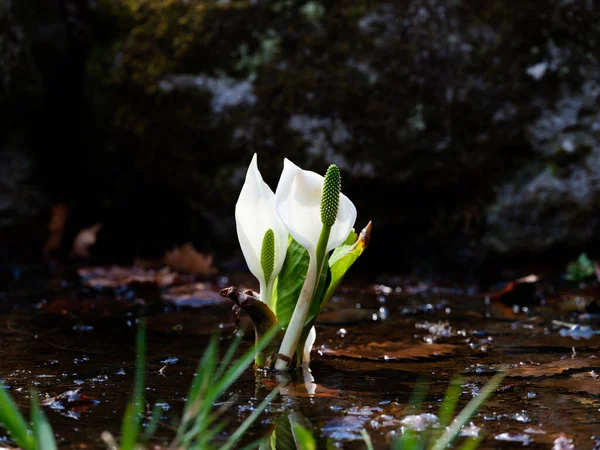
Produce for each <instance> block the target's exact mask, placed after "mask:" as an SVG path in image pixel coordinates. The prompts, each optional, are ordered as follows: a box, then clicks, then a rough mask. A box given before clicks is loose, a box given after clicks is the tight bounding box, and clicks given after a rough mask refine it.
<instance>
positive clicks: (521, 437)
mask: <svg viewBox="0 0 600 450" xmlns="http://www.w3.org/2000/svg"><path fill="white" fill-rule="evenodd" d="M494 439H496V440H497V441H505V442H521V443H522V444H523V445H529V444H531V443H532V442H533V439H532V438H531V436H529V435H528V434H524V433H500V434H497V435H496V436H494Z"/></svg>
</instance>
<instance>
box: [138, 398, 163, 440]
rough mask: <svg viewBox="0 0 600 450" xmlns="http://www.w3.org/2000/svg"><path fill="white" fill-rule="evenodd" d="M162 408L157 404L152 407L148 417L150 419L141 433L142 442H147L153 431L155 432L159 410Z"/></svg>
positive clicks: (158, 419)
mask: <svg viewBox="0 0 600 450" xmlns="http://www.w3.org/2000/svg"><path fill="white" fill-rule="evenodd" d="M161 411H162V408H161V407H160V406H159V405H154V409H153V410H152V417H150V421H149V422H148V425H147V426H146V429H145V430H144V433H143V434H142V442H147V441H148V440H149V439H150V438H151V437H152V436H154V433H156V429H157V428H158V422H159V421H160V412H161Z"/></svg>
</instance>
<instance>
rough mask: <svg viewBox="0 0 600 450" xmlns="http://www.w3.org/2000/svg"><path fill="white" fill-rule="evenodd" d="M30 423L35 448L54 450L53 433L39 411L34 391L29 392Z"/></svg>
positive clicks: (38, 403)
mask: <svg viewBox="0 0 600 450" xmlns="http://www.w3.org/2000/svg"><path fill="white" fill-rule="evenodd" d="M31 422H32V423H33V435H34V437H35V443H36V448H37V449H38V450H56V440H55V439H54V432H53V431H52V427H51V426H50V424H49V423H48V419H46V416H45V415H44V413H43V412H42V410H41V409H40V402H39V401H38V397H37V393H36V392H35V391H32V392H31Z"/></svg>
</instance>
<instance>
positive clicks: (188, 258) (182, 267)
mask: <svg viewBox="0 0 600 450" xmlns="http://www.w3.org/2000/svg"><path fill="white" fill-rule="evenodd" d="M163 261H164V263H165V264H166V265H167V266H168V267H170V268H171V269H173V270H175V271H177V272H185V273H190V274H193V275H213V274H215V273H216V272H217V270H216V269H215V268H214V267H213V257H212V256H211V255H205V254H204V253H200V252H198V251H197V250H196V249H195V248H194V246H193V245H192V244H191V243H190V242H188V243H186V244H184V245H182V246H181V247H176V248H174V249H173V250H171V251H168V252H166V253H165V256H164V258H163Z"/></svg>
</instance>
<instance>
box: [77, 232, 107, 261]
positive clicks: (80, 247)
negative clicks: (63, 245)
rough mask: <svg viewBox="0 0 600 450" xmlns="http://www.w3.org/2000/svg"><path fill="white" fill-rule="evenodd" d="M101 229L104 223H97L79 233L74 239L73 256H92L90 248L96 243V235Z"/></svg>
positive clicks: (83, 257)
mask: <svg viewBox="0 0 600 450" xmlns="http://www.w3.org/2000/svg"><path fill="white" fill-rule="evenodd" d="M101 229H102V224H101V223H97V224H95V225H92V226H91V227H88V228H84V229H83V230H81V231H80V232H79V233H77V236H75V239H74V240H73V248H72V249H71V257H72V258H73V257H75V258H82V259H89V258H90V256H91V254H90V249H91V247H92V245H94V244H95V243H96V235H97V234H98V232H99V231H100V230H101Z"/></svg>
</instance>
